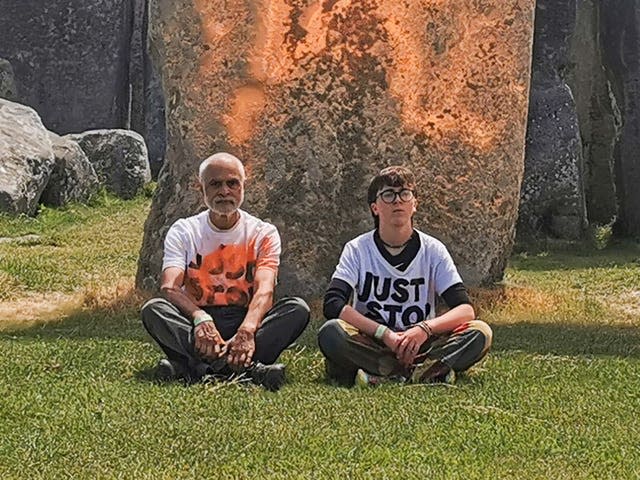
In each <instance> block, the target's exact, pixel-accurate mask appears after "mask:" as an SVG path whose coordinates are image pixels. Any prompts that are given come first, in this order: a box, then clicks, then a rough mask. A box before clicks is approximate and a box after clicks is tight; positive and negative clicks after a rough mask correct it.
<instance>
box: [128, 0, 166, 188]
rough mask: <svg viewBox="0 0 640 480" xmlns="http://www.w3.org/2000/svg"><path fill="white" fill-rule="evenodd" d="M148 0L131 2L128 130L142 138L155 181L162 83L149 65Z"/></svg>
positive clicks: (162, 139) (160, 150) (162, 146)
mask: <svg viewBox="0 0 640 480" xmlns="http://www.w3.org/2000/svg"><path fill="white" fill-rule="evenodd" d="M148 9H149V1H148V0H133V18H134V24H133V36H132V38H131V58H130V68H129V76H130V78H131V130H134V131H136V132H138V133H139V134H140V135H142V136H143V137H144V140H145V143H146V144H147V149H148V151H149V166H150V167H151V176H152V178H154V179H156V178H158V173H159V172H160V168H162V165H163V163H164V157H165V150H166V148H167V132H166V126H165V119H164V116H165V108H164V94H163V91H162V80H161V79H160V74H159V73H158V70H157V69H156V68H155V67H154V66H153V62H152V61H151V57H150V55H149V44H148V20H149V17H148Z"/></svg>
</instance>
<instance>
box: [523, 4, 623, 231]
mask: <svg viewBox="0 0 640 480" xmlns="http://www.w3.org/2000/svg"><path fill="white" fill-rule="evenodd" d="M571 1H573V0H571ZM598 6H599V2H598V0H580V1H578V2H577V4H576V18H575V29H574V30H573V35H572V38H571V50H570V55H569V62H568V65H566V69H565V70H563V71H565V72H566V80H567V83H568V84H569V85H570V87H571V92H572V93H573V98H574V100H575V105H576V113H577V115H578V124H579V127H580V137H581V139H582V153H583V165H584V168H583V182H584V197H585V202H586V207H587V218H588V220H589V223H591V224H595V225H604V224H609V223H610V222H611V221H612V219H614V218H615V216H616V215H617V211H618V208H617V201H616V188H615V173H614V172H615V170H614V163H615V162H614V153H613V152H614V146H615V143H616V141H617V137H618V136H619V134H620V124H621V119H620V112H619V110H618V107H617V104H616V101H615V97H614V96H613V94H612V91H611V86H610V83H609V81H608V79H607V76H606V75H605V70H604V68H603V57H602V46H601V35H600V25H599V18H600V15H599V12H598ZM534 68H535V65H534Z"/></svg>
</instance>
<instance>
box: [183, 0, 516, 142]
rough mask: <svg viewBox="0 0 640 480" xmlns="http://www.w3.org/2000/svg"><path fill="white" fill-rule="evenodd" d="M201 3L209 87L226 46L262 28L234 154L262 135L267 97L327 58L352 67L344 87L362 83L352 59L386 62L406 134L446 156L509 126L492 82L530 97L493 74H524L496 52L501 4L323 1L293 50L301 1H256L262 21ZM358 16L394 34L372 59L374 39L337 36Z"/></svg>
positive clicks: (236, 117) (309, 13)
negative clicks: (454, 146) (364, 41)
mask: <svg viewBox="0 0 640 480" xmlns="http://www.w3.org/2000/svg"><path fill="white" fill-rule="evenodd" d="M194 1H195V5H196V8H197V10H198V12H199V14H200V15H201V19H202V30H203V38H204V40H205V41H206V42H207V44H209V50H208V51H207V52H205V53H204V54H203V56H202V58H201V68H200V71H201V74H202V75H203V76H207V77H209V78H211V76H213V75H215V73H216V72H218V71H220V70H221V65H220V62H221V61H222V60H221V59H223V58H224V55H223V54H221V53H220V52H222V51H224V48H225V44H226V43H229V42H232V41H234V40H233V38H234V33H233V32H234V29H237V28H238V22H239V21H240V20H241V19H246V20H247V21H251V19H253V27H252V28H253V35H252V36H251V43H252V44H251V45H250V46H248V47H247V48H244V49H243V50H244V51H245V52H246V57H245V58H246V61H247V76H246V77H245V79H244V80H245V81H244V82H243V84H242V85H241V86H239V87H236V88H235V90H234V91H233V92H232V93H230V94H228V96H227V98H228V101H227V107H226V108H227V112H226V113H224V114H223V115H222V121H223V123H224V125H225V127H226V128H227V129H228V133H229V140H230V142H231V143H232V144H234V145H241V144H245V143H247V142H248V141H249V140H250V139H251V138H252V136H253V135H254V134H255V128H256V126H257V124H258V122H259V121H260V117H261V115H262V112H263V111H264V108H265V107H266V106H267V103H268V102H269V100H268V97H267V93H266V92H267V89H268V88H269V87H271V86H277V85H281V84H287V83H292V82H295V81H298V80H299V79H300V78H302V77H304V76H305V74H306V73H308V72H307V70H306V69H307V68H308V66H307V65H308V64H309V63H308V62H309V60H311V59H313V58H315V57H317V56H319V55H327V54H328V55H330V56H331V57H332V58H333V60H334V61H335V62H336V63H337V64H342V65H343V67H347V68H344V70H343V71H342V76H343V80H347V81H353V82H355V81H357V78H354V77H352V76H351V72H350V71H349V68H348V66H349V65H347V64H346V62H345V54H348V55H350V56H351V57H352V58H360V57H361V56H362V55H363V53H368V54H369V55H372V56H373V57H375V58H378V59H380V60H381V61H380V64H381V65H382V66H383V67H382V68H384V70H385V76H386V79H387V83H388V88H389V95H391V96H392V97H393V98H395V99H396V101H397V105H398V116H399V117H400V119H401V121H402V123H403V125H404V126H405V128H406V129H407V130H409V131H417V132H420V133H422V134H424V135H425V136H426V137H427V138H429V140H430V142H431V143H433V144H434V145H438V146H439V147H441V148H446V146H447V145H450V144H451V141H452V140H454V141H462V142H463V143H465V144H468V145H470V146H472V147H473V148H474V149H476V150H477V151H485V152H486V151H489V150H491V148H493V146H494V145H495V144H496V143H498V141H499V138H500V137H501V135H503V132H504V131H505V129H506V128H508V127H509V125H508V124H507V122H508V116H504V117H503V116H501V115H500V114H499V113H498V114H496V110H499V108H498V109H495V108H494V109H491V108H489V109H487V108H485V107H486V104H487V102H491V101H492V99H491V96H492V95H495V92H496V86H495V85H492V84H491V82H500V83H501V85H500V88H499V90H500V91H501V92H503V95H504V96H505V97H512V98H516V97H521V96H522V90H523V88H525V85H521V84H520V83H518V80H517V79H515V78H509V79H508V80H507V81H504V80H503V78H501V77H498V76H492V75H490V74H489V75H487V74H486V72H485V70H487V69H489V70H490V69H492V68H495V69H496V71H508V70H509V68H510V67H511V66H513V68H514V69H515V68H516V66H517V64H518V62H519V61H520V60H519V58H517V57H516V56H515V55H513V54H511V53H510V52H509V51H500V52H495V51H493V50H492V49H493V48H494V47H495V45H496V44H498V43H500V42H498V39H494V40H492V38H491V35H495V34H496V33H495V32H496V22H498V21H502V20H503V19H502V18H501V17H496V16H495V12H497V11H498V10H499V9H497V10H496V9H493V10H492V8H491V6H490V4H491V3H492V2H488V4H487V5H489V6H488V7H487V6H485V7H482V8H484V10H482V11H481V7H479V6H477V5H476V6H474V5H473V4H467V3H462V4H460V5H459V6H458V7H457V8H455V9H451V8H449V9H446V8H443V5H446V4H448V3H450V2H448V1H445V0H417V1H412V2H397V1H395V0H377V1H376V0H372V1H370V2H369V3H368V6H369V7H370V8H369V7H366V8H365V7H363V6H362V5H361V4H360V3H358V2H356V1H355V0H337V1H335V2H331V3H329V2H324V1H323V0H315V1H312V2H310V3H309V4H308V5H307V6H306V7H304V8H303V9H302V12H301V14H300V15H299V17H298V18H297V20H296V21H297V23H298V27H300V28H301V29H303V30H304V32H306V33H305V35H304V36H303V37H302V38H300V39H298V40H297V41H296V42H295V43H292V42H291V38H290V37H289V36H288V35H290V32H291V30H292V22H293V21H294V20H293V17H292V15H293V7H292V5H291V4H290V3H291V0H259V1H256V2H255V3H253V7H252V8H253V13H252V14H251V12H249V10H248V7H246V6H245V7H243V6H240V5H237V4H236V2H227V3H226V5H227V6H228V10H227V9H225V11H224V13H221V12H220V11H219V8H218V7H219V6H218V7H216V6H213V5H212V3H216V2H208V1H206V0H194ZM515 3H517V2H515ZM515 3H514V4H515ZM229 4H231V5H229ZM353 9H356V10H358V11H360V12H362V13H363V15H364V17H365V18H366V17H369V18H370V17H371V16H375V18H376V22H377V23H378V24H380V25H382V26H383V28H384V32H385V39H379V40H378V41H377V42H375V43H374V44H373V46H371V47H370V48H369V51H368V52H363V51H362V49H361V47H360V45H361V42H360V41H359V40H360V35H364V34H365V33H367V32H364V31H360V30H358V29H357V28H355V30H353V31H351V30H350V29H349V28H347V29H346V30H345V31H347V32H350V33H348V34H346V35H347V36H346V37H345V38H344V39H342V40H341V41H338V42H336V41H335V39H336V37H335V35H345V33H344V31H343V30H342V29H340V31H337V30H336V29H335V25H336V24H337V25H349V22H356V21H358V20H357V18H356V17H354V16H350V13H352V10H353ZM359 18H362V17H359ZM469 18H473V22H471V21H469ZM486 32H492V33H491V34H490V35H487V34H486ZM331 40H333V41H331ZM491 62H493V63H491ZM502 83H504V85H502ZM194 90H196V91H197V87H196V86H194ZM479 96H483V97H484V98H483V99H484V101H481V102H479V101H478V97H479ZM504 102H507V103H508V99H507V100H504ZM479 106H480V107H479Z"/></svg>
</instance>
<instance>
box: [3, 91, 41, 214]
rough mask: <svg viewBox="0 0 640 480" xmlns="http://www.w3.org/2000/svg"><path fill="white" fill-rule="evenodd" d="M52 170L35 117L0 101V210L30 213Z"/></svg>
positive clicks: (20, 107)
mask: <svg viewBox="0 0 640 480" xmlns="http://www.w3.org/2000/svg"><path fill="white" fill-rule="evenodd" d="M52 169H53V151H52V149H51V141H50V140H49V134H48V132H47V130H46V129H45V128H44V126H43V125H42V121H41V120H40V117H39V116H38V114H37V113H36V112H35V111H34V110H33V109H31V108H29V107H26V106H24V105H20V104H18V103H13V102H10V101H8V100H3V99H1V98H0V211H1V212H6V213H9V214H11V215H18V214H20V213H26V214H32V213H34V212H35V210H36V207H37V206H38V200H39V198H40V194H41V193H42V191H43V190H44V187H45V186H46V184H47V182H48V180H49V176H50V175H51V170H52Z"/></svg>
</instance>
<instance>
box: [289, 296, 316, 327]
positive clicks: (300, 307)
mask: <svg viewBox="0 0 640 480" xmlns="http://www.w3.org/2000/svg"><path fill="white" fill-rule="evenodd" d="M289 302H290V305H291V308H292V309H293V310H294V314H293V318H295V319H296V321H298V322H300V324H301V325H302V326H303V328H304V327H306V326H307V324H308V323H309V318H310V316H311V309H310V308H309V305H307V302H305V301H304V300H303V299H302V298H300V297H290V298H289Z"/></svg>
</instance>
